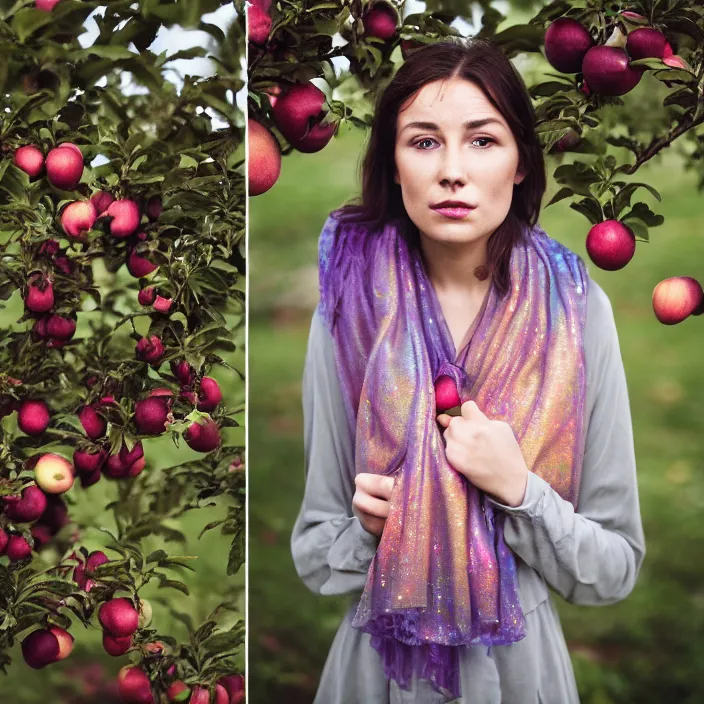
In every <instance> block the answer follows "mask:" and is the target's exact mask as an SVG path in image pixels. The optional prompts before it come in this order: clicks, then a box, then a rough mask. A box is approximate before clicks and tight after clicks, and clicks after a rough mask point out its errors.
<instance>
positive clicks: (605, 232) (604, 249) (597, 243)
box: [586, 220, 636, 271]
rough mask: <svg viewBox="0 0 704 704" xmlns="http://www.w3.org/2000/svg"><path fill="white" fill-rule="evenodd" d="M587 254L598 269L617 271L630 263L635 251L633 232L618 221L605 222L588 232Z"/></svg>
mask: <svg viewBox="0 0 704 704" xmlns="http://www.w3.org/2000/svg"><path fill="white" fill-rule="evenodd" d="M586 244H587V253H588V254H589V257H590V258H591V260H592V261H593V262H594V264H596V265H597V266H598V267H599V268H600V269H605V270H606V271H617V270H618V269H623V267H624V266H626V264H628V262H630V261H631V259H632V258H633V255H634V254H635V251H636V238H635V235H634V234H633V231H632V230H631V229H630V228H629V227H628V226H627V225H624V224H623V223H622V222H619V221H618V220H605V221H604V222H600V223H598V224H596V225H594V227H592V228H591V230H589V234H588V235H587V243H586Z"/></svg>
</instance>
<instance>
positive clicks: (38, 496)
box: [3, 484, 47, 523]
mask: <svg viewBox="0 0 704 704" xmlns="http://www.w3.org/2000/svg"><path fill="white" fill-rule="evenodd" d="M3 502H4V504H5V515H6V516H7V517H8V518H9V519H10V520H11V521H13V522H15V523H31V522H32V521H36V520H37V519H38V518H39V517H40V516H41V515H42V514H43V513H44V511H45V510H46V506H47V499H46V494H45V493H44V492H43V491H42V490H41V489H40V488H39V487H38V486H36V485H35V484H30V485H29V486H28V487H25V488H24V489H22V494H21V496H6V497H4V498H3Z"/></svg>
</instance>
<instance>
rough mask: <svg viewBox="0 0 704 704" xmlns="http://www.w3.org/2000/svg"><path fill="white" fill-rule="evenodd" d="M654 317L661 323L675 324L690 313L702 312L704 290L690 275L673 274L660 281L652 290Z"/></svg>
mask: <svg viewBox="0 0 704 704" xmlns="http://www.w3.org/2000/svg"><path fill="white" fill-rule="evenodd" d="M653 310H654V312H655V317H656V318H657V319H658V320H659V321H660V322H661V323H663V325H676V324H677V323H681V322H682V321H683V320H684V319H685V318H688V317H689V316H690V315H701V313H702V312H704V292H703V291H702V286H701V284H700V283H699V282H698V281H697V280H696V279H695V278H693V277H691V276H673V277H672V278H669V279H665V280H663V281H661V282H660V283H659V284H658V285H657V286H656V287H655V289H654V290H653Z"/></svg>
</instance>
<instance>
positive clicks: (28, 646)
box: [22, 629, 61, 670]
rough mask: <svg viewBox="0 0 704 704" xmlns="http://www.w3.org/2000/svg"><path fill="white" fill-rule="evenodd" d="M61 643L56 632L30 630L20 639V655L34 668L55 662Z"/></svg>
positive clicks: (39, 668) (38, 668)
mask: <svg viewBox="0 0 704 704" xmlns="http://www.w3.org/2000/svg"><path fill="white" fill-rule="evenodd" d="M60 652H61V645H60V644H59V639H58V638H57V637H56V634H54V633H52V632H51V631H50V630H47V629H40V630H38V631H32V633H30V634H29V635H28V636H27V637H26V638H25V639H24V640H23V641H22V657H23V658H24V661H25V662H26V663H27V665H29V666H30V667H31V668H33V669H34V670H41V669H42V668H43V667H46V666H47V665H50V664H51V663H53V662H56V661H57V660H58V659H59V655H60Z"/></svg>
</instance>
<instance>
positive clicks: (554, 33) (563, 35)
mask: <svg viewBox="0 0 704 704" xmlns="http://www.w3.org/2000/svg"><path fill="white" fill-rule="evenodd" d="M593 46H594V40H593V39H592V36H591V34H590V33H589V30H588V29H587V28H586V27H584V26H583V25H581V24H580V23H579V22H577V20H573V19H570V18H568V17H560V18H559V19H557V20H555V21H554V22H553V23H552V24H551V25H550V26H549V27H548V28H547V31H546V32H545V58H546V59H547V60H548V62H549V63H550V65H551V66H553V67H554V68H556V69H557V70H558V71H562V73H579V72H580V71H581V70H582V60H583V59H584V57H585V55H586V53H587V52H588V51H589V49H590V48H591V47H593Z"/></svg>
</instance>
